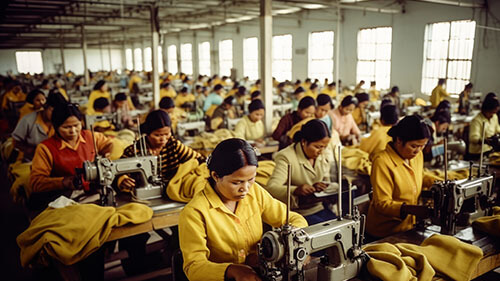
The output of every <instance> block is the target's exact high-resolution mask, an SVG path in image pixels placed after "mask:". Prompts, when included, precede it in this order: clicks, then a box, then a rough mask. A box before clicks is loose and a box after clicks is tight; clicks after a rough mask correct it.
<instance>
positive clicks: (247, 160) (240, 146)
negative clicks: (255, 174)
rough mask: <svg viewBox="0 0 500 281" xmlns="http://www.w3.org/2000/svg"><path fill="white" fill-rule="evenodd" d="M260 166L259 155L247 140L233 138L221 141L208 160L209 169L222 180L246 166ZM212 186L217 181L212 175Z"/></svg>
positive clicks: (210, 178) (210, 179) (210, 180)
mask: <svg viewBox="0 0 500 281" xmlns="http://www.w3.org/2000/svg"><path fill="white" fill-rule="evenodd" d="M249 165H251V166H256V167H257V166H258V160H257V155H256V154H255V151H254V149H253V148H252V146H251V145H250V144H249V143H248V142H246V141H245V140H242V139H238V138H231V139H227V140H223V141H221V142H220V143H219V144H218V145H217V146H216V147H215V149H214V151H213V152H212V154H210V156H209V157H208V159H207V167H208V170H209V171H210V174H211V173H212V172H215V173H216V174H217V177H219V178H222V177H224V176H227V175H230V174H232V173H234V172H235V171H237V170H239V169H241V168H243V167H245V166H249ZM208 180H209V182H210V184H212V186H214V185H215V181H214V179H213V178H212V175H210V177H209V178H208Z"/></svg>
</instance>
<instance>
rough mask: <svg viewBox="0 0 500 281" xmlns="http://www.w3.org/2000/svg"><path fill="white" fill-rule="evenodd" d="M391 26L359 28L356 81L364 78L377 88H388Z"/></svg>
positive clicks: (367, 82) (389, 79) (389, 81)
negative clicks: (374, 82) (375, 84)
mask: <svg viewBox="0 0 500 281" xmlns="http://www.w3.org/2000/svg"><path fill="white" fill-rule="evenodd" d="M391 44H392V27H377V28H368V29H361V30H360V31H359V32H358V65H357V67H356V82H359V81H361V80H364V81H365V83H366V84H368V85H369V83H370V82H371V81H376V82H377V88H379V89H388V88H389V87H390V83H391Z"/></svg>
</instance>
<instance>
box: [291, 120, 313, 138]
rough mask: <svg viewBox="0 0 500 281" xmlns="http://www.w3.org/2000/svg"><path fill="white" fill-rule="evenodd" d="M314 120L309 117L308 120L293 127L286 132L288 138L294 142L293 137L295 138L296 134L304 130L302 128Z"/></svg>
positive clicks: (301, 121)
mask: <svg viewBox="0 0 500 281" xmlns="http://www.w3.org/2000/svg"><path fill="white" fill-rule="evenodd" d="M313 119H314V118H313V117H308V118H306V119H302V120H300V121H299V123H297V124H295V125H293V127H292V128H291V129H290V130H288V132H286V135H287V137H289V138H290V139H292V140H293V136H295V134H296V133H297V132H298V131H300V130H301V129H302V126H303V125H304V124H306V123H307V122H309V121H310V120H313Z"/></svg>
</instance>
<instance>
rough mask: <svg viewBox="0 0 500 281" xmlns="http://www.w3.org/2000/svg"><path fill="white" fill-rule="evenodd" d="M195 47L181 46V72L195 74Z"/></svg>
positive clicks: (189, 45)
mask: <svg viewBox="0 0 500 281" xmlns="http://www.w3.org/2000/svg"><path fill="white" fill-rule="evenodd" d="M192 48H193V45H191V44H189V43H188V44H181V71H182V72H184V73H185V74H188V75H192V74H193V49H192Z"/></svg>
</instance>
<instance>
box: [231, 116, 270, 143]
mask: <svg viewBox="0 0 500 281" xmlns="http://www.w3.org/2000/svg"><path fill="white" fill-rule="evenodd" d="M234 135H235V136H236V137H238V138H242V139H244V140H256V139H263V138H264V137H265V130H264V122H262V120H259V121H257V122H252V121H251V120H250V118H249V117H248V115H245V116H243V118H241V120H240V121H238V123H237V124H236V127H234Z"/></svg>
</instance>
